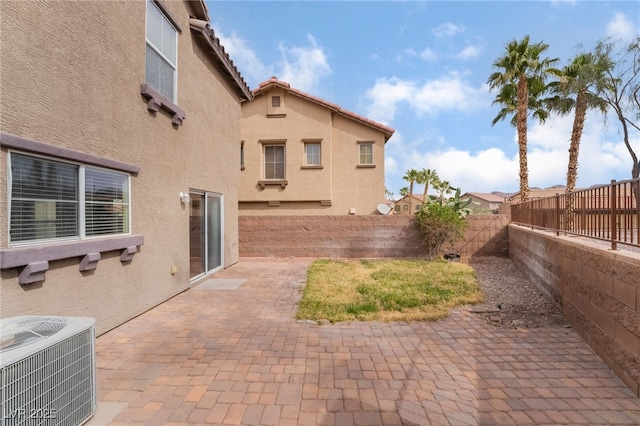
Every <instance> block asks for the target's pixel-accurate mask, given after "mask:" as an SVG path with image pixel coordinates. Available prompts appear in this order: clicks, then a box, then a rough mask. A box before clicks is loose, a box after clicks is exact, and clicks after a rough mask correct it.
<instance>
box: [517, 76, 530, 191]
mask: <svg viewBox="0 0 640 426" xmlns="http://www.w3.org/2000/svg"><path fill="white" fill-rule="evenodd" d="M528 106H529V87H528V86H527V77H526V76H524V75H521V76H520V80H519V81H518V110H517V112H516V114H517V117H516V128H517V130H518V158H519V159H520V200H521V201H527V200H528V199H529V169H528V166H527V110H528Z"/></svg>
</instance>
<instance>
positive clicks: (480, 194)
mask: <svg viewBox="0 0 640 426" xmlns="http://www.w3.org/2000/svg"><path fill="white" fill-rule="evenodd" d="M465 195H471V196H474V197H476V198H480V199H481V200H485V201H488V202H490V203H503V202H504V198H505V197H501V196H499V195H496V194H490V193H489V194H487V193H484V192H467V193H466V194H464V195H463V196H462V197H464V196H465Z"/></svg>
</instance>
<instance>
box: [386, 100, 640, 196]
mask: <svg viewBox="0 0 640 426" xmlns="http://www.w3.org/2000/svg"><path fill="white" fill-rule="evenodd" d="M588 114H590V115H588V116H587V122H586V123H585V128H584V132H583V136H582V139H581V143H580V152H579V158H578V166H579V167H578V182H577V187H578V188H586V187H590V186H592V185H596V184H606V183H608V182H609V181H610V180H611V179H612V178H613V179H617V180H625V179H630V178H631V157H630V155H629V152H628V151H627V149H626V147H625V145H624V143H623V142H622V141H621V139H620V138H619V137H618V136H617V129H606V128H605V127H603V125H602V117H601V116H599V115H598V114H597V113H595V112H592V111H590V112H589V113H588ZM572 123H573V117H571V116H567V117H551V118H550V119H549V120H547V122H546V123H545V124H542V125H541V124H539V123H531V124H530V129H529V132H528V134H527V136H528V155H527V162H528V169H529V186H530V187H539V188H548V187H550V186H552V185H564V184H566V179H567V176H566V174H567V165H568V164H567V163H568V161H569V152H568V149H569V139H570V135H571V127H572ZM611 127H614V126H611ZM445 142H446V141H445ZM512 143H513V145H514V146H516V145H517V141H516V137H515V130H514V138H513V140H512ZM631 144H632V146H633V147H634V148H635V149H636V150H640V137H638V136H635V135H634V136H633V137H632V139H631ZM428 146H434V145H433V144H429V143H426V141H421V142H419V143H416V144H413V143H410V142H404V143H402V144H399V145H391V146H389V145H387V151H388V155H390V156H392V157H393V160H394V168H393V169H392V170H391V169H390V170H386V176H387V187H388V188H389V190H391V191H397V190H398V189H399V188H400V187H402V186H405V184H404V181H403V180H402V176H403V175H404V173H405V172H406V170H408V169H411V168H416V169H421V168H431V169H436V170H437V171H438V175H440V177H441V178H442V179H446V180H448V181H450V182H451V184H452V185H454V186H458V187H461V188H462V191H463V192H476V191H477V192H492V191H504V192H516V191H518V190H519V186H520V184H519V177H518V173H519V169H520V163H519V159H518V155H517V151H516V152H515V154H514V155H513V156H508V155H507V154H506V153H505V150H504V149H501V148H488V149H485V150H480V151H477V152H472V151H469V150H460V149H458V148H448V149H433V150H426V149H424V148H423V149H422V150H420V147H428ZM440 146H442V145H440ZM408 147H410V149H407V148H408ZM636 152H638V151H636ZM419 190H421V189H419Z"/></svg>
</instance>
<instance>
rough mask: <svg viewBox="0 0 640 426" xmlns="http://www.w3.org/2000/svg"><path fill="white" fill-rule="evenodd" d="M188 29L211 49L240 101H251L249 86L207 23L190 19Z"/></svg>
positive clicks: (251, 95) (251, 94) (251, 93)
mask: <svg viewBox="0 0 640 426" xmlns="http://www.w3.org/2000/svg"><path fill="white" fill-rule="evenodd" d="M194 3H196V2H194ZM205 11H206V6H205ZM207 15H208V14H207ZM189 27H190V28H191V30H192V31H194V32H196V33H197V34H200V35H201V36H202V38H203V39H204V41H205V42H206V43H207V45H208V46H209V47H210V48H211V50H212V51H213V53H214V54H215V55H214V59H215V60H217V62H218V63H219V64H220V65H222V70H223V71H224V73H225V74H226V75H227V76H228V77H229V79H230V80H231V81H232V82H233V84H234V86H235V87H236V89H237V93H238V95H239V96H240V99H241V100H249V101H250V100H252V99H253V92H252V91H251V89H249V86H247V83H246V82H245V81H244V79H243V78H242V76H241V75H240V72H239V71H238V69H237V68H236V66H235V65H234V64H233V61H232V60H231V58H230V57H229V55H228V54H227V53H226V52H225V50H224V47H223V46H222V44H220V39H218V38H217V37H216V36H215V33H214V31H213V29H212V28H211V26H209V22H207V21H204V20H202V19H195V18H191V19H189Z"/></svg>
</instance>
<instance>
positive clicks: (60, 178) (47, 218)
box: [10, 155, 78, 241]
mask: <svg viewBox="0 0 640 426" xmlns="http://www.w3.org/2000/svg"><path fill="white" fill-rule="evenodd" d="M10 215H11V221H10V224H11V232H10V238H11V241H27V240H40V239H46V238H57V237H70V236H75V235H78V166H75V165H71V164H65V163H60V162H56V161H49V160H47V159H43V158H38V157H26V156H21V155H12V156H11V211H10Z"/></svg>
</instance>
